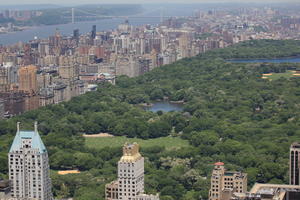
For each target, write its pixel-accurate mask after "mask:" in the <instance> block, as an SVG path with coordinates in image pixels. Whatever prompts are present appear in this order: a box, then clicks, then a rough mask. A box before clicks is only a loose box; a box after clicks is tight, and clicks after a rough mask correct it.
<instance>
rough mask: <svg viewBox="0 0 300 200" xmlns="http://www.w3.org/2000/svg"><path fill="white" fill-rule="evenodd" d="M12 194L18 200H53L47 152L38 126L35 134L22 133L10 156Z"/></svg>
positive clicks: (18, 132) (18, 133) (18, 129)
mask: <svg viewBox="0 0 300 200" xmlns="http://www.w3.org/2000/svg"><path fill="white" fill-rule="evenodd" d="M8 166H9V180H10V181H11V186H12V188H11V195H12V197H13V198H16V199H27V200H33V199H34V200H52V199H53V197H52V193H51V180H50V175H49V163H48V153H47V150H46V148H45V146H44V144H43V142H42V140H41V137H40V136H39V133H38V130H37V123H35V126H34V131H20V124H19V122H18V125H17V134H16V136H15V138H14V141H13V144H12V146H11V148H10V151H9V154H8Z"/></svg>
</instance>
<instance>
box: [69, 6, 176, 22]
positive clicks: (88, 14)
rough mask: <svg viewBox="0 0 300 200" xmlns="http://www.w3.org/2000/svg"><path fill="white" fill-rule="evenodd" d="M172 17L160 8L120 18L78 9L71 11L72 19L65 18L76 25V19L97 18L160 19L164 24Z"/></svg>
mask: <svg viewBox="0 0 300 200" xmlns="http://www.w3.org/2000/svg"><path fill="white" fill-rule="evenodd" d="M158 11H159V12H160V14H159V15H158V16H157V15H154V16H151V15H148V14H151V13H154V12H158ZM77 13H81V14H84V16H82V15H79V16H76V14H77ZM171 17H172V16H164V9H163V8H159V9H155V10H150V11H147V12H144V13H139V14H135V15H127V16H120V15H99V14H96V13H91V12H88V11H85V10H82V9H78V8H72V9H71V17H65V18H71V21H72V23H73V24H74V23H76V19H79V18H80V19H82V18H85V19H89V18H90V19H95V18H99V19H105V18H109V19H111V18H124V19H128V18H159V19H160V22H163V21H164V19H166V18H171Z"/></svg>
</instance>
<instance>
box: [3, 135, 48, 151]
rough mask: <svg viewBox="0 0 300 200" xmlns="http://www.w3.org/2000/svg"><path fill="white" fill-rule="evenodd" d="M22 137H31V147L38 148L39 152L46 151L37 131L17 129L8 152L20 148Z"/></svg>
mask: <svg viewBox="0 0 300 200" xmlns="http://www.w3.org/2000/svg"><path fill="white" fill-rule="evenodd" d="M22 139H31V140H32V142H31V146H32V148H33V149H38V150H39V152H40V153H44V152H47V150H46V147H45V145H44V143H43V141H42V139H41V137H40V135H39V133H38V132H35V131H18V132H17V135H16V136H15V139H14V141H13V143H12V145H11V147H10V150H9V152H13V151H18V150H20V149H21V145H22Z"/></svg>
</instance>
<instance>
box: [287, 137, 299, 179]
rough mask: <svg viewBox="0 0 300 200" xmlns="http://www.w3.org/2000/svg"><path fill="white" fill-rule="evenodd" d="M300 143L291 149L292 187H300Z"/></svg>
mask: <svg viewBox="0 0 300 200" xmlns="http://www.w3.org/2000/svg"><path fill="white" fill-rule="evenodd" d="M299 156H300V143H297V142H295V143H293V144H292V145H291V147H290V173H289V174H290V185H300V176H299V173H300V168H299V166H300V165H299V164H300V163H299V162H300V160H299Z"/></svg>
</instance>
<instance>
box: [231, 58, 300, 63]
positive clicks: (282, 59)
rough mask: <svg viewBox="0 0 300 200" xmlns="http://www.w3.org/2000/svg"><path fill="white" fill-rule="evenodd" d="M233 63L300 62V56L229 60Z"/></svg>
mask: <svg viewBox="0 0 300 200" xmlns="http://www.w3.org/2000/svg"><path fill="white" fill-rule="evenodd" d="M228 62H231V63H300V57H297V58H274V59H245V60H228Z"/></svg>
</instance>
